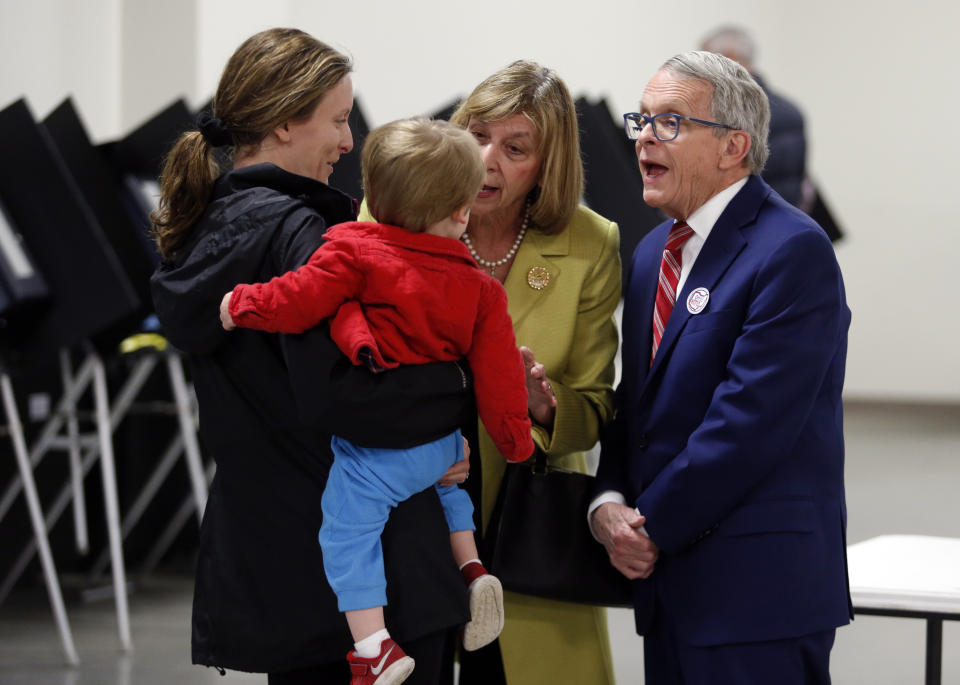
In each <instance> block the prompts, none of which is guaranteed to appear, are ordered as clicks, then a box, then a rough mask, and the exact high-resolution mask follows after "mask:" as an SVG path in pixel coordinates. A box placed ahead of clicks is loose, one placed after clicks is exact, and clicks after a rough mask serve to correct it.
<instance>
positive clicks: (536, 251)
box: [504, 231, 570, 330]
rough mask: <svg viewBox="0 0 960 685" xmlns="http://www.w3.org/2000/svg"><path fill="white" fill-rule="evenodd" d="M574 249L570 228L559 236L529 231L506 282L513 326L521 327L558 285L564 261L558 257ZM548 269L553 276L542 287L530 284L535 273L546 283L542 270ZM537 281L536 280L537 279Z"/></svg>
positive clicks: (515, 328) (548, 272)
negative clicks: (571, 246) (571, 244)
mask: <svg viewBox="0 0 960 685" xmlns="http://www.w3.org/2000/svg"><path fill="white" fill-rule="evenodd" d="M569 252H570V236H569V232H568V231H562V232H561V233H559V234H557V235H544V234H543V233H539V232H538V231H529V232H528V233H527V235H526V237H525V238H524V239H523V242H522V243H521V244H520V249H518V250H517V256H516V257H515V258H514V260H513V265H512V266H511V267H510V273H508V274H507V280H506V282H505V283H504V287H506V289H507V292H508V293H510V298H509V302H508V309H509V311H510V318H512V319H513V329H514V330H517V328H518V327H519V326H520V322H521V321H523V319H524V318H525V317H526V315H527V314H528V313H529V312H530V310H531V309H532V308H533V307H534V305H536V304H537V303H538V302H540V301H541V300H542V298H543V297H544V296H545V295H547V294H548V293H549V292H550V289H552V288H556V287H557V283H558V279H559V276H560V272H561V268H560V262H561V260H558V259H555V258H556V257H565V256H566V255H567V254H569ZM538 267H540V268H541V269H546V273H547V274H548V275H549V276H548V280H547V282H546V284H545V285H543V287H542V288H540V289H539V290H538V289H537V288H534V287H533V286H531V285H530V281H529V280H528V279H529V278H530V276H531V272H533V275H534V276H540V282H542V276H541V274H542V271H539V269H538ZM534 281H536V279H534Z"/></svg>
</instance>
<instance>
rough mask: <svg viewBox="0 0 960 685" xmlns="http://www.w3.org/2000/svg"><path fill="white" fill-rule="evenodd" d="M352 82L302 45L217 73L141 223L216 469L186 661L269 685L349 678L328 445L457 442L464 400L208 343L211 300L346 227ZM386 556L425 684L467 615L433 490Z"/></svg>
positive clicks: (254, 50)
mask: <svg viewBox="0 0 960 685" xmlns="http://www.w3.org/2000/svg"><path fill="white" fill-rule="evenodd" d="M350 71H351V63H350V60H349V59H348V58H347V57H345V56H344V55H342V54H341V53H339V52H338V51H336V50H334V49H332V48H331V47H329V46H328V45H325V44H324V43H322V42H320V41H318V40H316V39H315V38H313V37H311V36H309V35H308V34H306V33H303V32H302V31H298V30H295V29H271V30H268V31H264V32H262V33H258V34H256V35H255V36H252V37H251V38H249V39H248V40H247V41H245V42H244V43H243V44H242V45H241V46H240V47H239V48H238V49H237V51H236V53H234V55H233V56H232V57H231V58H230V60H229V62H228V63H227V66H226V68H225V70H224V73H223V76H222V78H221V80H220V84H219V87H218V89H217V93H216V96H215V98H214V104H213V111H212V112H211V113H209V114H206V115H203V116H201V117H200V118H198V121H197V126H198V130H195V131H191V132H188V133H185V134H184V135H183V136H182V137H181V138H180V139H179V140H178V141H177V142H176V144H175V145H174V147H173V149H172V150H171V151H170V154H169V157H168V159H167V161H166V165H165V167H164V170H163V173H162V176H161V192H162V196H161V201H160V206H159V209H158V210H157V211H156V212H155V213H154V215H153V217H152V218H153V223H154V228H155V235H156V241H157V245H158V247H159V249H160V253H161V255H162V257H163V261H162V263H161V265H160V267H159V268H158V270H157V272H156V274H155V275H154V277H153V280H152V287H153V295H154V302H155V305H156V310H157V314H158V316H159V318H160V321H161V323H162V324H163V328H164V333H165V334H166V336H167V337H168V338H169V340H170V342H171V343H172V344H173V345H175V346H176V347H177V348H179V349H180V350H182V351H183V352H185V353H186V354H187V356H188V359H189V361H190V364H191V371H192V377H193V382H194V385H195V387H196V390H197V396H198V400H199V404H200V436H201V440H202V443H203V445H204V447H205V449H206V451H207V452H208V454H210V455H212V456H213V458H214V459H215V460H216V462H217V472H216V476H215V477H214V480H213V483H212V484H211V488H210V497H209V500H208V502H207V508H206V511H205V513H204V519H203V524H202V526H201V532H200V549H199V557H198V561H197V572H196V587H195V594H194V606H193V631H192V649H193V661H194V663H197V664H204V665H208V666H215V667H219V668H230V669H236V670H244V671H253V672H262V673H267V674H269V675H268V679H267V682H268V683H269V684H270V685H281V684H284V685H291V684H294V683H301V682H302V683H308V682H309V683H311V684H313V685H317V684H321V683H335V684H336V685H345V684H346V683H347V682H349V678H350V673H349V671H348V669H347V667H346V661H345V660H344V655H345V654H346V653H347V651H348V649H349V648H350V646H351V639H350V633H349V631H348V630H347V624H346V622H345V621H344V619H343V616H342V614H340V613H339V612H338V611H337V603H336V598H335V596H334V594H333V592H332V591H331V590H330V588H329V586H328V585H327V582H326V580H325V575H324V571H323V565H322V559H321V553H320V546H319V544H318V543H317V532H318V530H319V528H320V523H321V510H320V497H321V494H322V492H323V488H324V484H325V481H326V477H327V472H328V470H329V467H330V464H331V462H332V456H331V453H330V437H329V436H330V433H331V432H333V431H334V430H335V431H336V433H337V434H338V435H340V436H343V437H345V438H347V439H349V440H351V441H355V442H357V443H359V444H363V445H367V446H371V447H407V446H410V445H414V444H419V443H422V442H427V441H429V440H431V439H433V438H435V437H437V436H438V435H443V434H446V433H450V432H452V431H453V430H455V429H456V428H457V427H459V425H460V424H461V422H462V420H463V419H464V412H465V410H466V411H469V408H468V406H467V405H468V403H469V401H470V398H471V397H472V395H473V393H472V390H471V388H470V387H469V375H468V374H467V373H466V372H465V370H464V369H463V367H462V366H461V365H458V364H455V363H452V362H450V363H440V364H428V365H420V366H416V367H407V368H399V369H396V370H393V371H388V372H384V373H379V374H375V375H374V374H371V373H369V372H368V371H367V370H366V369H365V368H363V367H354V366H353V365H352V364H350V362H349V361H348V360H347V359H346V358H345V357H343V356H342V355H341V354H340V352H339V350H338V349H337V347H336V345H334V344H333V342H332V341H331V339H330V335H329V330H328V329H327V327H326V325H325V324H324V325H321V326H319V327H317V328H315V329H313V330H312V331H309V332H307V333H305V334H302V335H297V336H280V335H276V334H270V333H262V332H258V331H253V330H242V331H235V332H233V333H230V334H228V333H226V332H225V331H224V330H223V329H222V328H221V326H220V323H219V319H218V316H217V311H218V306H219V303H220V298H221V296H222V295H223V293H225V292H227V291H229V290H230V289H231V288H233V286H234V285H236V284H237V283H240V282H258V281H266V280H269V279H270V278H271V277H273V276H276V275H279V274H282V273H285V272H286V271H289V270H291V269H294V268H296V267H297V266H299V265H300V264H302V263H303V262H305V261H306V260H307V258H308V257H309V256H310V255H311V254H312V253H313V251H314V250H315V249H316V247H317V246H318V245H319V244H320V243H321V242H322V235H323V233H324V231H325V230H326V228H327V227H328V226H330V225H332V224H335V223H339V222H342V221H347V220H352V219H354V218H355V215H356V203H355V201H354V200H353V199H352V198H350V197H347V196H346V195H344V194H342V193H340V192H339V191H337V190H335V189H334V188H332V187H331V186H330V185H328V182H329V180H330V176H331V174H332V173H333V169H334V164H336V162H337V160H338V159H339V158H340V156H341V155H343V154H347V153H349V152H350V150H351V149H352V147H353V140H352V137H351V134H350V129H349V126H348V124H347V116H348V114H349V112H350V109H351V107H352V104H353V90H352V85H351V81H350ZM218 158H219V159H224V158H226V159H229V160H230V162H229V163H228V164H227V165H226V166H227V167H228V168H225V169H221V166H220V164H219V163H218V161H217V160H218ZM347 389H349V392H348V391H347ZM468 468H469V465H468V464H463V463H462V462H461V463H460V464H458V465H457V466H455V467H454V469H453V470H452V471H451V472H450V473H448V475H447V476H446V477H445V478H449V479H457V480H462V478H463V476H464V473H465V469H468ZM461 470H463V471H464V473H460V471H461ZM441 482H443V481H441ZM383 548H384V555H385V557H386V568H387V581H388V582H387V593H388V606H387V607H386V617H387V624H388V626H389V629H390V633H391V635H394V636H396V639H397V640H398V641H400V640H402V641H403V645H404V648H405V649H406V651H407V653H408V654H410V655H411V656H413V657H414V658H415V659H416V662H417V668H416V670H415V672H414V675H413V676H412V677H411V678H410V679H409V680H408V681H407V683H409V684H415V683H436V682H438V681H439V680H440V677H441V676H440V673H439V670H440V668H441V666H440V664H441V655H442V652H443V648H444V641H445V639H446V636H447V635H448V634H450V633H451V631H450V629H451V628H452V627H454V626H457V625H460V624H462V623H464V622H466V621H467V620H468V619H469V611H468V608H467V602H466V589H465V586H464V583H463V581H462V579H461V577H460V574H459V572H458V570H457V568H456V566H455V564H454V562H453V558H452V556H451V553H450V546H449V539H448V530H447V526H446V522H445V520H444V517H443V513H442V510H441V507H440V503H439V500H438V498H437V495H436V492H435V489H433V488H430V489H428V490H426V491H424V492H422V493H420V494H418V495H415V496H414V497H412V498H410V499H408V500H406V501H404V502H402V503H401V504H400V505H399V507H397V509H396V510H395V511H394V512H393V514H392V515H391V517H390V521H389V522H388V524H387V526H386V529H385V531H384V534H383ZM408 645H410V648H409V649H408V648H407V646H408Z"/></svg>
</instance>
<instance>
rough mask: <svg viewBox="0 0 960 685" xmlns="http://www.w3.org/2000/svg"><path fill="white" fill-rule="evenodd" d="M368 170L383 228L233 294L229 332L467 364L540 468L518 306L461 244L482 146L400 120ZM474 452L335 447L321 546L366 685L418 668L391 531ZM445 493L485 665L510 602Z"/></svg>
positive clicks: (467, 642) (384, 136) (374, 140)
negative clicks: (392, 624)
mask: <svg viewBox="0 0 960 685" xmlns="http://www.w3.org/2000/svg"><path fill="white" fill-rule="evenodd" d="M361 166H362V173H363V188H364V194H365V195H366V198H367V200H368V201H369V202H370V206H371V207H372V208H373V211H375V212H376V214H377V216H379V217H382V218H383V220H384V223H367V222H351V223H346V224H340V225H337V226H334V227H332V228H331V229H330V230H328V231H327V233H326V235H325V238H326V242H325V243H324V244H323V245H321V246H320V247H319V248H318V249H317V251H316V252H314V253H313V255H312V256H311V257H310V260H309V261H308V262H307V264H305V265H304V266H302V267H300V268H299V269H297V270H296V271H291V272H289V273H286V274H284V275H283V276H279V277H276V278H273V279H272V280H271V281H270V282H268V283H258V284H254V285H244V284H241V285H238V286H236V287H235V288H234V289H233V291H232V292H230V293H227V294H226V295H225V296H224V298H223V301H222V302H221V305H220V319H221V321H222V323H223V326H224V328H226V329H227V330H232V329H234V328H235V327H236V326H241V327H247V328H253V329H257V330H265V331H277V332H282V333H300V332H302V331H304V330H307V329H310V328H313V327H314V326H316V325H317V324H318V323H320V321H322V320H323V319H326V318H330V317H333V322H332V324H331V332H332V334H333V339H334V341H335V342H336V343H337V345H338V346H339V347H340V349H341V350H342V351H343V353H344V354H346V355H348V356H349V357H350V358H351V359H352V360H353V362H354V363H355V364H366V365H367V366H368V367H369V368H371V370H372V371H374V372H380V371H382V370H383V369H385V368H391V367H396V366H397V365H398V364H401V363H404V364H419V363H423V362H428V361H442V360H448V361H453V360H456V359H460V358H461V357H466V358H467V361H468V362H469V363H470V368H471V369H472V370H473V372H474V380H475V386H476V390H477V405H478V407H479V411H480V416H481V417H482V418H483V420H484V423H485V424H486V425H488V426H490V427H491V430H490V433H491V435H492V436H493V437H494V440H495V442H496V444H497V448H498V449H499V450H500V453H501V454H503V455H504V457H505V458H506V459H507V460H508V461H523V460H525V459H527V458H528V457H530V455H531V454H532V453H533V441H532V440H531V438H530V419H529V417H528V416H527V389H526V380H525V373H524V363H523V358H522V356H521V354H520V352H519V351H518V350H517V346H516V342H515V341H514V336H513V324H512V322H511V321H510V316H509V315H508V314H507V295H506V293H505V292H504V290H503V286H502V285H501V284H500V283H499V282H498V281H496V280H495V279H493V278H490V276H489V275H487V274H485V273H484V272H483V271H481V270H479V269H477V267H476V264H475V263H474V261H473V258H472V257H471V256H470V253H469V251H467V248H466V247H465V246H464V245H463V243H461V242H460V240H459V238H460V236H461V235H462V234H463V231H464V229H465V228H466V226H467V221H468V219H469V216H470V208H471V206H472V205H473V201H474V198H475V197H476V195H477V191H478V190H479V188H480V184H481V182H482V181H483V177H484V165H483V161H482V160H481V159H480V151H479V150H478V149H477V146H476V144H475V143H474V142H473V138H472V137H471V136H470V135H469V134H467V133H466V132H465V131H463V130H461V129H459V128H457V127H456V126H454V125H453V124H450V123H447V122H446V121H428V120H426V119H407V120H400V121H395V122H392V123H389V124H386V125H384V126H381V127H379V128H377V129H375V130H373V131H372V132H371V133H370V134H369V135H368V136H367V139H366V141H365V143H364V147H363V162H362V165H361ZM463 443H464V440H463V438H462V437H461V434H460V431H455V432H453V433H451V434H450V435H446V436H443V437H441V438H438V439H437V440H434V441H432V442H429V443H426V444H423V445H417V446H415V447H412V448H409V449H404V450H397V449H367V448H363V447H362V446H360V445H356V444H354V443H352V442H350V441H349V440H345V439H343V438H340V437H339V436H334V438H333V443H332V447H333V454H334V460H333V467H332V468H331V469H330V477H329V479H328V481H327V487H326V489H325V490H324V494H323V514H324V517H323V526H322V527H321V528H320V546H321V548H322V549H323V554H324V567H325V569H326V572H327V580H328V581H329V582H330V585H331V587H333V590H334V592H335V593H336V595H337V601H338V605H339V608H340V610H341V611H343V612H345V614H346V618H347V623H348V624H349V625H350V631H351V633H352V634H353V639H354V643H355V648H354V650H353V651H351V652H350V654H349V655H348V657H347V658H348V660H349V661H350V663H351V667H352V668H353V669H354V673H355V674H356V673H358V672H359V671H360V670H361V668H362V667H363V666H364V665H369V666H371V668H373V667H376V666H377V664H380V663H381V662H382V664H383V666H384V670H382V671H381V672H380V673H379V675H377V676H376V677H375V678H374V679H373V681H372V682H376V683H380V682H389V683H399V682H402V680H403V677H405V676H404V674H407V673H409V672H410V671H411V670H412V669H413V667H414V663H413V660H412V659H410V658H409V657H407V656H405V655H404V652H403V649H402V648H401V647H400V646H398V645H397V644H396V643H395V642H394V641H393V640H392V639H391V638H390V635H389V632H388V631H387V630H386V626H385V624H384V619H383V605H384V604H385V603H386V584H385V581H384V577H383V554H382V552H381V549H380V534H381V532H382V531H383V525H384V524H385V523H386V521H387V517H388V515H389V513H390V509H391V508H392V507H395V506H396V505H397V503H398V502H399V501H402V500H405V499H407V498H408V497H410V496H411V495H413V494H416V493H417V492H420V491H421V490H423V489H424V488H428V487H431V486H433V485H434V484H435V483H436V482H437V480H438V479H439V478H440V477H441V476H442V475H443V474H444V473H445V472H446V471H447V469H448V468H449V467H450V466H452V465H453V464H454V463H455V462H457V461H460V459H462V458H463V456H464V444H463ZM437 488H438V492H439V493H440V502H441V504H442V505H443V510H444V514H445V516H446V519H447V524H448V525H449V527H450V543H451V547H452V549H453V556H454V559H455V560H456V562H457V564H458V566H459V568H460V570H461V572H462V573H463V576H464V581H465V582H466V583H467V585H468V587H469V591H470V610H471V620H470V622H469V623H468V624H467V625H466V626H465V627H464V631H463V646H464V649H467V650H471V651H472V650H475V649H478V648H480V647H482V646H484V645H487V644H489V643H490V642H492V641H493V640H494V639H496V637H497V636H498V635H499V634H500V631H501V629H502V628H503V591H502V588H501V585H500V581H499V580H497V579H496V578H495V577H493V576H491V575H490V574H489V573H487V571H486V569H485V568H484V567H483V564H482V563H481V562H480V559H479V553H478V552H477V545H476V542H475V540H474V536H473V531H474V529H475V526H474V522H473V505H472V503H471V501H470V496H469V495H468V494H467V493H466V491H464V490H461V489H460V488H458V487H456V486H444V487H440V486H437ZM384 659H385V661H382V660H384ZM355 679H356V675H355ZM364 682H366V681H364ZM358 685H359V681H358Z"/></svg>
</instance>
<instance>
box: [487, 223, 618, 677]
mask: <svg viewBox="0 0 960 685" xmlns="http://www.w3.org/2000/svg"><path fill="white" fill-rule="evenodd" d="M538 267H542V268H543V269H546V273H547V274H549V277H548V279H546V281H547V282H546V284H545V285H544V286H543V288H542V289H536V288H534V287H532V285H531V281H532V282H533V284H534V285H538V284H540V283H542V281H543V280H544V279H543V278H542V277H541V278H539V279H538V276H540V275H541V274H542V273H543V272H542V271H541V270H540V269H539V268H538ZM504 286H505V287H506V289H507V300H508V309H509V311H510V316H511V317H512V318H513V329H514V331H515V333H516V337H517V345H526V346H527V347H529V348H530V349H531V350H532V351H533V353H534V355H535V356H536V358H537V361H539V362H540V363H542V364H543V365H544V366H545V367H546V370H547V377H548V378H549V379H550V384H551V385H552V386H553V391H554V393H555V394H556V396H557V413H556V418H555V420H554V425H553V430H552V431H547V430H545V429H543V428H541V427H539V426H536V425H534V428H533V439H534V442H536V443H537V446H538V447H540V448H541V449H542V450H544V452H546V454H547V455H548V457H549V461H550V463H552V464H555V465H558V466H562V467H564V468H569V469H574V470H577V471H581V472H582V471H585V470H586V457H585V455H584V452H585V451H586V450H589V449H590V448H591V447H593V446H594V444H596V442H597V439H598V437H599V432H600V428H601V426H603V424H605V423H606V422H607V421H609V420H610V419H611V418H612V417H613V382H614V374H615V371H614V357H615V356H616V353H617V345H618V339H619V336H618V333H617V325H616V321H615V319H614V312H615V310H616V308H617V305H618V304H619V303H620V231H619V229H618V228H617V225H616V224H615V223H613V222H611V221H608V220H606V219H604V218H603V217H602V216H600V215H599V214H597V213H595V212H593V211H591V210H589V209H587V208H586V207H583V206H581V207H578V208H577V210H576V212H575V213H574V215H573V219H572V220H571V221H570V223H569V225H568V226H567V227H566V228H565V229H564V230H563V231H561V232H560V233H558V234H555V235H544V234H542V233H538V232H536V231H530V232H528V233H527V235H526V237H525V238H524V241H523V243H521V245H520V249H519V250H518V251H517V256H516V258H515V259H514V262H513V265H512V266H511V267H510V273H509V274H508V275H507V280H506V282H505V283H504ZM478 447H479V449H478V450H477V451H478V452H479V454H480V461H481V466H482V469H483V489H482V492H483V494H482V500H483V501H482V503H481V504H482V508H481V515H482V521H483V525H484V527H486V525H487V523H488V521H489V518H490V513H491V511H492V509H493V505H494V503H495V502H496V498H497V493H498V492H499V489H500V481H501V480H502V477H503V471H504V466H505V461H504V459H503V457H501V456H500V454H499V453H498V452H497V449H496V447H495V446H494V444H493V441H492V440H491V439H490V437H489V436H488V435H487V434H486V432H485V431H484V430H483V427H482V425H481V427H480V436H479V446H478ZM474 454H476V452H474ZM474 458H475V457H474ZM583 515H584V517H586V515H587V512H583ZM598 544H599V543H598ZM504 613H505V618H506V621H505V625H504V629H503V633H501V635H500V652H501V654H502V656H503V666H504V672H505V673H506V676H507V683H508V685H554V684H556V683H577V685H613V683H614V675H613V660H612V657H611V653H610V643H609V638H608V634H607V621H606V611H605V610H604V609H602V608H600V607H592V606H587V605H584V604H568V603H565V602H554V601H550V600H545V599H539V598H536V597H529V596H524V595H517V594H514V593H510V592H507V593H505V594H504ZM531 655H535V658H531Z"/></svg>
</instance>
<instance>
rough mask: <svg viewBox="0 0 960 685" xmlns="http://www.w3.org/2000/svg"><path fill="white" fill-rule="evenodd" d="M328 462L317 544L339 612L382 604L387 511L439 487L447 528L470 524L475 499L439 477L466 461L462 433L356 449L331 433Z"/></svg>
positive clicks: (383, 601)
mask: <svg viewBox="0 0 960 685" xmlns="http://www.w3.org/2000/svg"><path fill="white" fill-rule="evenodd" d="M331 446H332V447H333V466H332V467H331V468H330V477H329V479H328V480H327V487H326V488H325V489H324V491H323V499H322V500H321V501H320V503H321V505H322V507H323V525H322V526H321V527H320V536H319V538H320V548H321V549H322V550H323V568H324V570H325V571H326V573H327V581H328V582H329V583H330V587H332V588H333V591H334V593H336V595H337V606H338V607H339V609H340V611H351V610H353V609H369V608H371V607H378V606H384V605H386V603H387V581H386V577H385V576H384V573H383V548H382V547H381V545H380V534H381V533H382V532H383V527H384V526H385V525H386V523H387V517H388V516H389V515H390V509H391V508H393V507H395V506H397V504H399V503H400V502H402V501H403V500H405V499H407V498H408V497H410V496H411V495H414V494H416V493H418V492H420V491H421V490H425V489H426V488H429V487H431V486H434V487H436V489H437V493H438V494H439V495H440V503H441V504H442V505H443V513H444V515H445V516H446V519H447V525H448V526H449V528H450V531H451V532H454V531H458V530H474V525H473V503H472V502H471V501H470V496H469V495H468V494H467V493H466V492H465V491H463V490H461V489H460V488H458V487H456V486H444V487H441V486H438V485H436V482H437V481H438V480H439V479H440V477H441V476H443V474H444V473H446V472H447V469H449V468H450V467H451V466H453V464H455V463H456V462H458V461H461V460H462V459H463V438H462V437H461V436H460V431H456V432H455V433H451V434H450V435H447V436H446V437H443V438H440V439H439V440H435V441H433V442H429V443H427V444H425V445H417V446H416V447H412V448H410V449H405V450H392V449H375V448H368V447H360V446H358V445H354V444H353V443H351V442H348V441H346V440H343V439H342V438H338V437H334V438H333V440H332V441H331Z"/></svg>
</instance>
